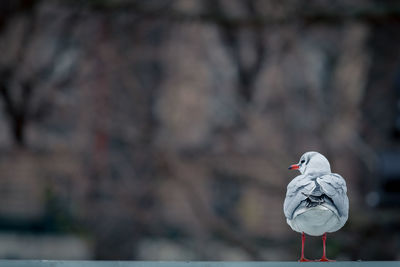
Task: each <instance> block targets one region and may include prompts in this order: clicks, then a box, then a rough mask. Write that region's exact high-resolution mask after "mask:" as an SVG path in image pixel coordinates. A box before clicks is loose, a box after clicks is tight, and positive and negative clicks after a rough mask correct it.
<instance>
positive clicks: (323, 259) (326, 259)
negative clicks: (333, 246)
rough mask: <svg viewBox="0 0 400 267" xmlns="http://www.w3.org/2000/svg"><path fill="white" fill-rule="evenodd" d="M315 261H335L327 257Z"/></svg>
mask: <svg viewBox="0 0 400 267" xmlns="http://www.w3.org/2000/svg"><path fill="white" fill-rule="evenodd" d="M317 261H335V260H330V259H328V258H327V257H322V258H321V259H319V260H317Z"/></svg>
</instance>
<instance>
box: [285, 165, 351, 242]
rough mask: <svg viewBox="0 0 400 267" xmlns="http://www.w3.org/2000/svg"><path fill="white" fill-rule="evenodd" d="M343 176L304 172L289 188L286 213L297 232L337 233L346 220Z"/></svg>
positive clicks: (346, 210)
mask: <svg viewBox="0 0 400 267" xmlns="http://www.w3.org/2000/svg"><path fill="white" fill-rule="evenodd" d="M346 193H347V187H346V182H345V181H344V179H343V178H342V177H341V176H340V175H338V174H334V173H312V174H303V175H299V176H297V177H296V178H294V179H293V180H292V181H291V182H290V183H289V185H288V187H287V193H286V198H285V202H284V213H285V216H286V219H287V222H288V224H289V225H290V226H291V227H292V229H293V230H295V231H297V232H305V233H307V234H310V235H321V234H323V233H324V232H335V231H337V230H339V229H340V228H341V227H342V226H343V225H344V224H345V222H346V221H347V218H348V208H349V201H348V198H347V195H346Z"/></svg>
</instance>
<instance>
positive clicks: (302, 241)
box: [299, 233, 311, 262]
mask: <svg viewBox="0 0 400 267" xmlns="http://www.w3.org/2000/svg"><path fill="white" fill-rule="evenodd" d="M305 240H306V235H305V234H304V233H302V234H301V257H300V260H299V261H301V262H304V261H311V260H308V259H306V258H304V241H305Z"/></svg>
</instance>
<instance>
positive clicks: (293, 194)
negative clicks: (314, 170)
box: [283, 175, 315, 220]
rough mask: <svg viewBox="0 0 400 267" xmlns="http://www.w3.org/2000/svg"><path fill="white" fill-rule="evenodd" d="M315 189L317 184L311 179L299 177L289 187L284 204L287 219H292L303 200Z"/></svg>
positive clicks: (303, 176)
mask: <svg viewBox="0 0 400 267" xmlns="http://www.w3.org/2000/svg"><path fill="white" fill-rule="evenodd" d="M314 188H315V182H314V181H313V180H311V179H310V177H308V176H305V175H299V176H297V177H296V178H294V179H293V180H292V181H291V182H290V183H289V184H288V186H287V192H286V198H285V202H284V203H283V211H284V213H285V217H286V218H288V219H290V220H291V219H292V217H293V213H294V211H295V210H296V208H297V207H298V206H299V205H300V204H301V202H302V201H303V200H305V199H306V198H307V196H306V195H309V194H310V193H311V192H312V191H313V190H314Z"/></svg>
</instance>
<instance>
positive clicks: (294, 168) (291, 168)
mask: <svg viewBox="0 0 400 267" xmlns="http://www.w3.org/2000/svg"><path fill="white" fill-rule="evenodd" d="M299 168H300V166H299V165H297V164H293V165H290V167H289V170H298V169H299Z"/></svg>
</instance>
